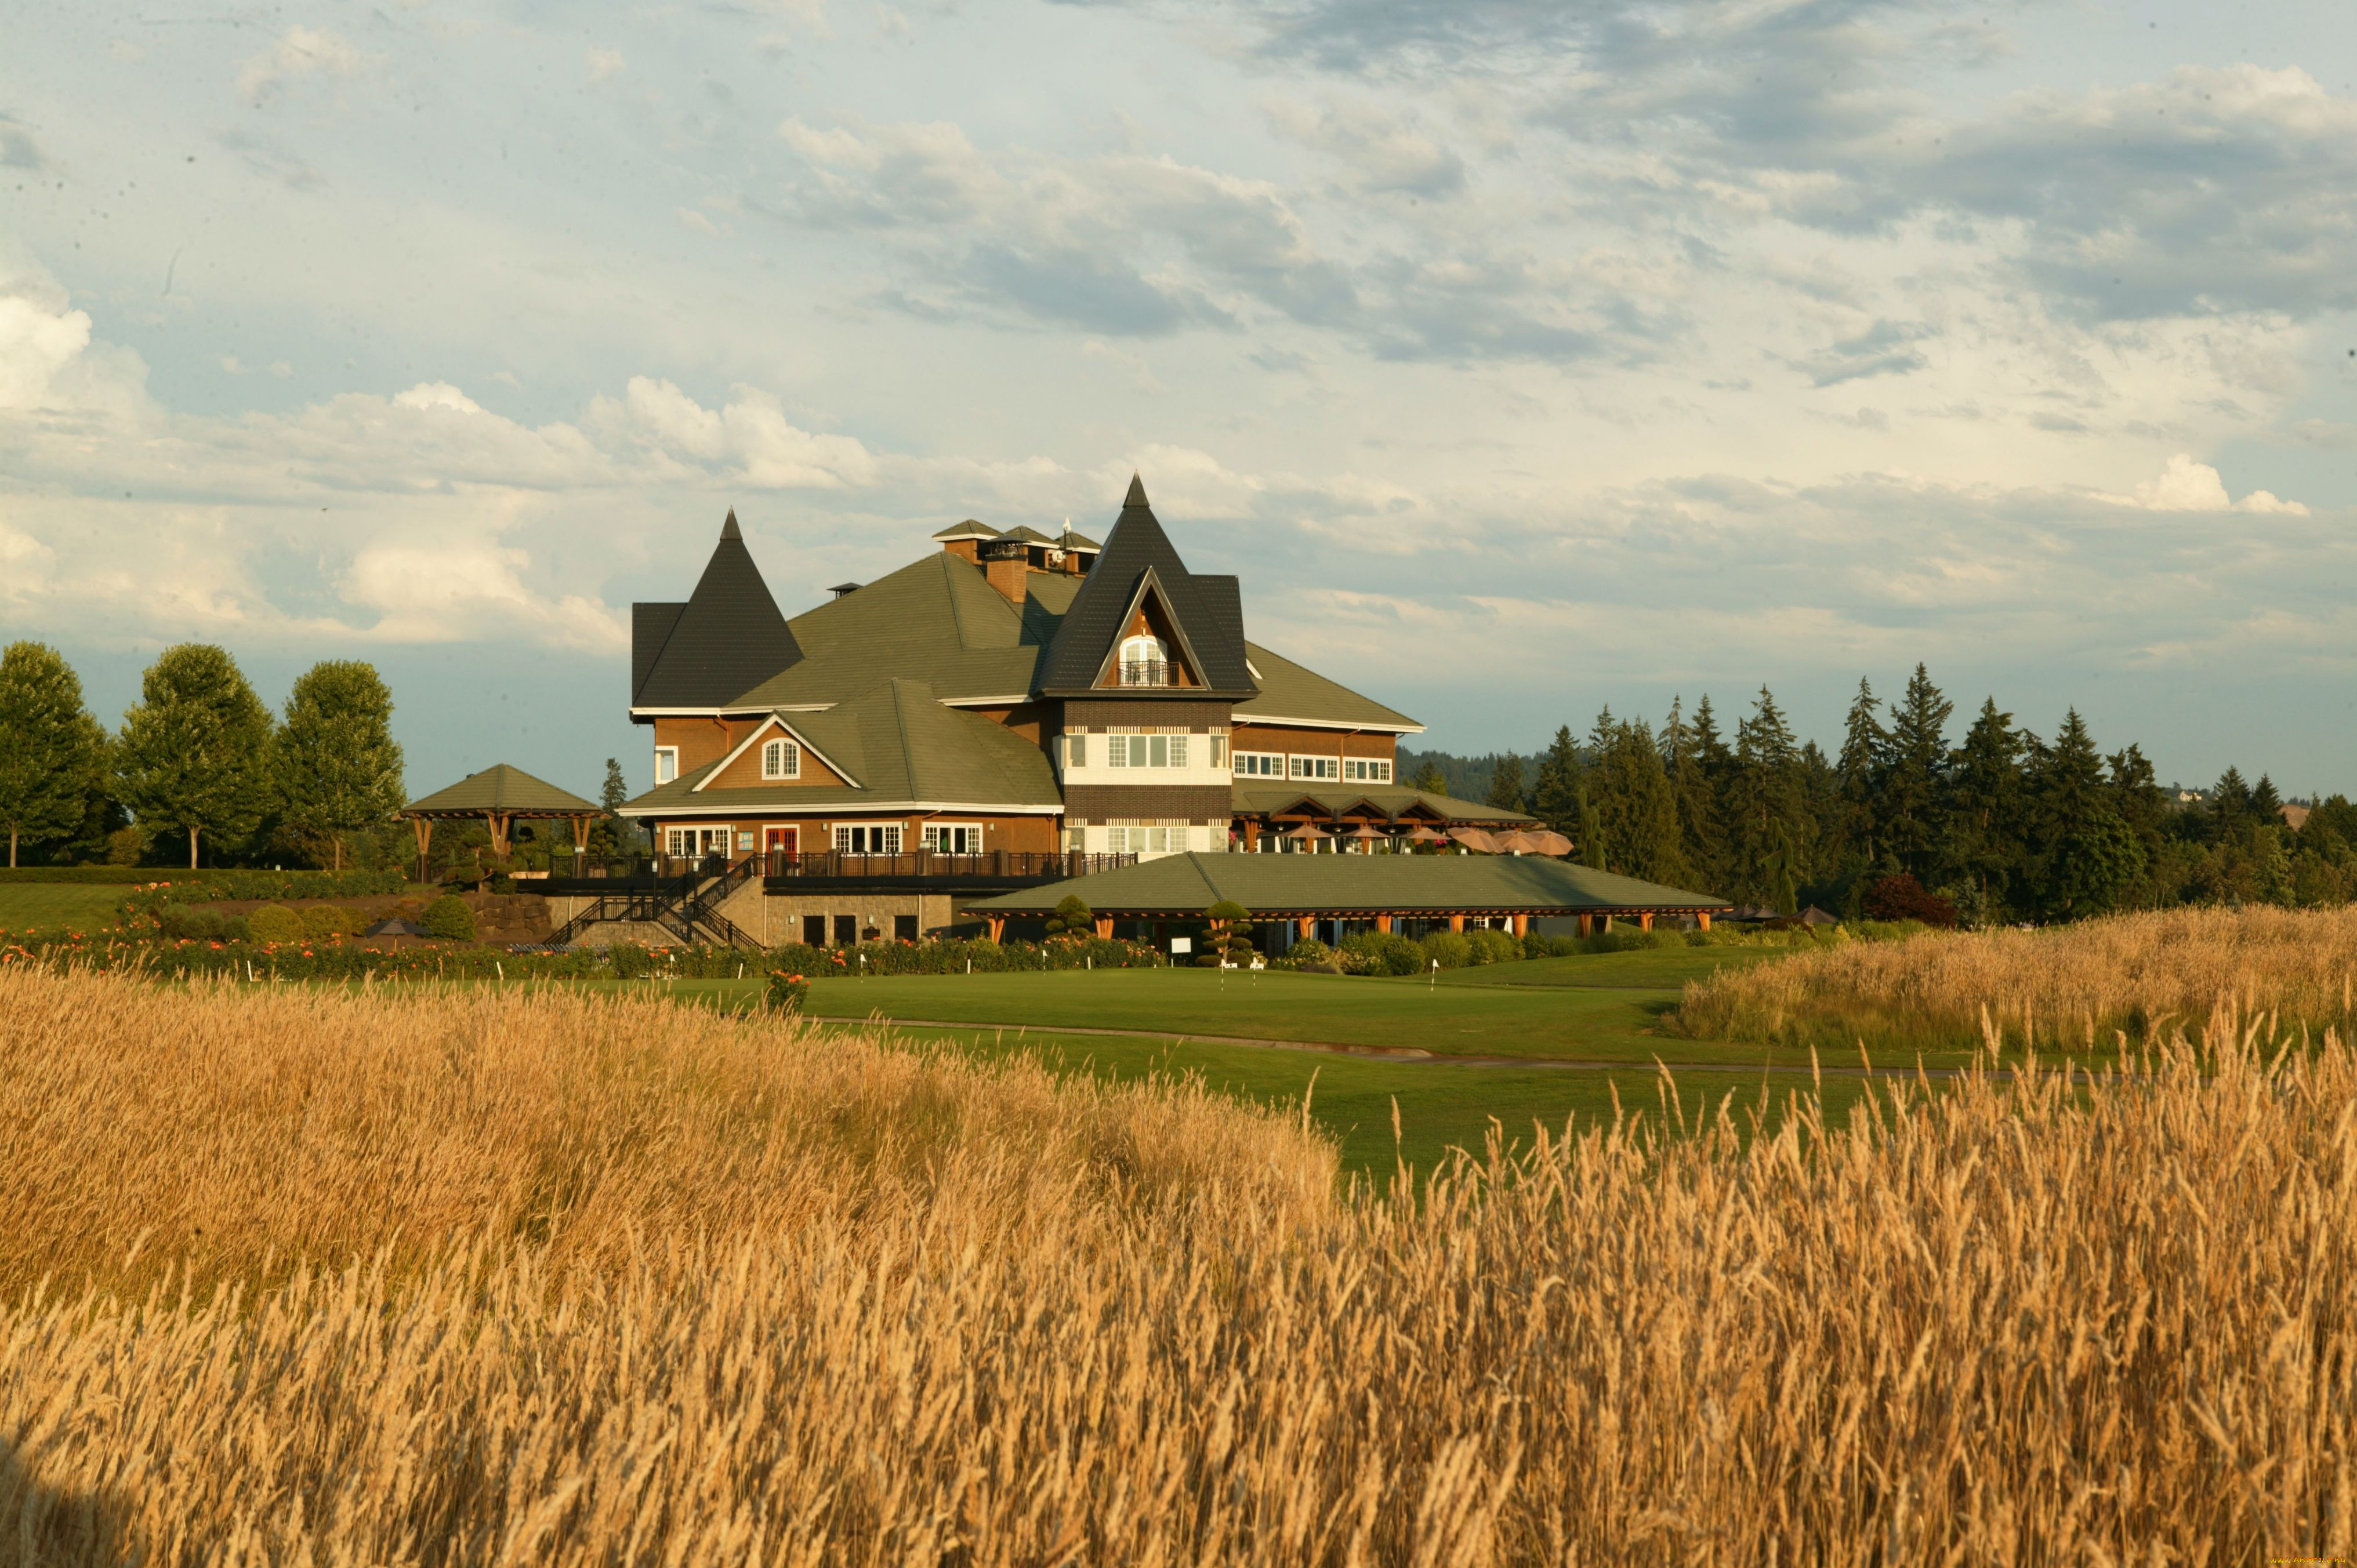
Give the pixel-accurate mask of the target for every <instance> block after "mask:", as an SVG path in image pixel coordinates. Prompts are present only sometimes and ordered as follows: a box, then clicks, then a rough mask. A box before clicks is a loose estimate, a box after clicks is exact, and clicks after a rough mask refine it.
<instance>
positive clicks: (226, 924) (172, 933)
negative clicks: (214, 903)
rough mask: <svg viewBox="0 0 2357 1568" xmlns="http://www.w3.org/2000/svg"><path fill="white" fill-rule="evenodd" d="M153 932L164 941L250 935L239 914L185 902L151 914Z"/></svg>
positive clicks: (219, 939) (235, 938) (225, 939)
mask: <svg viewBox="0 0 2357 1568" xmlns="http://www.w3.org/2000/svg"><path fill="white" fill-rule="evenodd" d="M154 920H155V934H156V935H157V936H158V937H161V938H163V939H164V940H167V941H176V942H242V941H245V940H249V939H250V937H251V935H252V933H251V931H250V930H249V929H247V927H246V923H245V917H244V916H242V915H224V914H222V913H221V911H220V910H219V909H207V908H201V907H199V908H190V907H189V906H188V905H186V904H174V905H169V906H167V907H166V908H164V909H163V910H161V911H160V912H159V913H157V914H156V916H155V917H154Z"/></svg>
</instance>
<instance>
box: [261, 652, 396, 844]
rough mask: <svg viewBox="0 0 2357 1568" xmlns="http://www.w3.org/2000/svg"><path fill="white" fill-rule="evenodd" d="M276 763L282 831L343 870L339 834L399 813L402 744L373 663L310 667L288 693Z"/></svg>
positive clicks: (344, 662)
mask: <svg viewBox="0 0 2357 1568" xmlns="http://www.w3.org/2000/svg"><path fill="white" fill-rule="evenodd" d="M274 760H275V762H276V766H277V774H278V789H279V799H280V802H281V805H282V808H283V810H284V811H285V820H286V823H287V825H288V826H289V827H290V828H292V829H294V830H295V831H296V833H297V834H298V835H300V837H301V838H302V839H303V840H305V841H307V842H308V843H320V842H323V841H324V842H325V843H328V844H330V845H331V846H332V851H331V863H332V864H333V865H334V867H335V869H337V870H338V871H341V870H342V869H343V868H344V843H343V838H342V835H343V834H345V833H347V832H352V831H353V830H355V829H358V828H365V827H370V826H372V825H374V824H375V823H378V822H383V821H385V820H386V819H387V818H389V817H391V816H392V815H393V812H395V811H399V810H400V809H401V805H402V801H403V799H404V796H403V794H402V776H401V774H402V757H401V745H400V743H399V742H398V741H396V740H394V739H393V693H391V692H388V691H387V690H385V685H384V682H383V681H382V680H381V679H380V678H379V677H378V675H377V672H376V668H375V666H373V665H371V664H364V663H360V662H358V661H354V660H328V661H326V662H323V663H318V664H314V665H313V666H312V667H311V668H310V669H309V670H307V671H304V673H303V674H302V676H301V677H300V678H298V679H297V680H296V682H295V689H294V690H293V691H292V692H290V693H288V694H287V698H286V716H285V721H284V722H283V723H282V724H280V725H279V726H278V734H277V736H276V757H275V759H274Z"/></svg>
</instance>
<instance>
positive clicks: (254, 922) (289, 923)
mask: <svg viewBox="0 0 2357 1568" xmlns="http://www.w3.org/2000/svg"><path fill="white" fill-rule="evenodd" d="M245 929H247V930H248V931H250V932H252V933H253V940H255V941H257V942H299V941H301V940H303V939H304V937H305V936H306V935H307V934H308V933H307V932H306V931H305V930H304V929H303V917H302V916H300V915H298V914H296V912H295V911H294V910H292V909H290V908H287V907H286V906H285V905H284V904H265V905H264V906H263V907H262V908H259V909H256V910H255V911H254V912H253V914H251V915H248V916H247V917H246V918H245Z"/></svg>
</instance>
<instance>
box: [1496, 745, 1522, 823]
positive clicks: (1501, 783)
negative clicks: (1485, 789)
mask: <svg viewBox="0 0 2357 1568" xmlns="http://www.w3.org/2000/svg"><path fill="white" fill-rule="evenodd" d="M1490 804H1491V805H1493V806H1496V807H1498V808H1499V809H1501V811H1521V810H1523V759H1522V758H1521V757H1517V756H1515V755H1514V754H1513V753H1512V752H1511V751H1510V752H1508V753H1506V754H1505V755H1504V756H1503V757H1500V758H1498V761H1497V766H1496V767H1495V768H1493V769H1491V774H1490Z"/></svg>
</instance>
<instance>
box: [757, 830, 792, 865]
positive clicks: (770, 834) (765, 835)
mask: <svg viewBox="0 0 2357 1568" xmlns="http://www.w3.org/2000/svg"><path fill="white" fill-rule="evenodd" d="M800 837H801V834H800V833H799V832H797V831H796V830H794V829H792V828H763V829H762V830H761V850H762V853H763V854H769V855H773V856H778V857H781V858H783V859H787V860H791V859H792V858H793V856H794V845H795V843H797V842H798V841H799V840H800Z"/></svg>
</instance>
